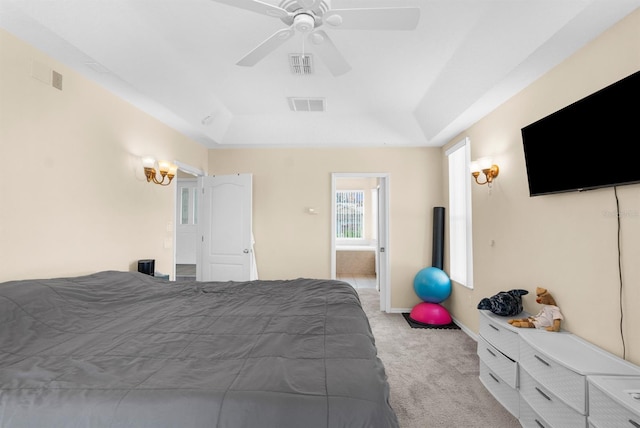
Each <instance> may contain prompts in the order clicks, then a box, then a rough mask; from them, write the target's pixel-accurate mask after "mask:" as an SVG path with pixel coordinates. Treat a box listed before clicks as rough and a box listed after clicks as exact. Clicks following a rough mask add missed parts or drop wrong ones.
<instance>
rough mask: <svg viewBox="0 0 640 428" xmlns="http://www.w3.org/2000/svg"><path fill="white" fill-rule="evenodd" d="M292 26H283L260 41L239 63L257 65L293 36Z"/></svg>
mask: <svg viewBox="0 0 640 428" xmlns="http://www.w3.org/2000/svg"><path fill="white" fill-rule="evenodd" d="M293 33H294V31H293V29H292V28H283V29H282V30H278V31H276V32H275V33H273V34H272V35H271V37H269V38H268V39H267V40H265V41H264V42H262V43H260V44H259V45H258V46H257V47H256V48H255V49H253V50H252V51H251V52H249V53H248V54H246V55H245V56H244V57H243V58H242V59H241V60H240V61H238V62H237V63H236V64H237V65H243V66H247V67H250V66H252V65H256V64H257V63H258V62H259V61H260V60H261V59H262V58H264V57H265V56H267V55H268V54H270V53H271V52H272V51H274V50H275V49H276V48H277V47H278V46H280V45H281V44H283V43H284V42H286V41H287V40H289V39H290V38H291V36H293Z"/></svg>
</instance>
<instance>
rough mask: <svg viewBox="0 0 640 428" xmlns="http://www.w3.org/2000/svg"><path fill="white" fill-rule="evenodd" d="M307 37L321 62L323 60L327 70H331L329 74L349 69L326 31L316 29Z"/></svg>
mask: <svg viewBox="0 0 640 428" xmlns="http://www.w3.org/2000/svg"><path fill="white" fill-rule="evenodd" d="M309 39H310V40H311V43H312V44H313V45H314V46H315V51H316V52H317V54H318V56H320V58H322V62H324V64H325V65H326V66H327V68H328V69H329V71H331V74H333V75H334V76H340V75H341V74H344V73H346V72H348V71H349V70H351V66H350V65H349V63H348V62H347V61H346V60H345V59H344V57H343V56H342V54H341V53H340V51H339V50H338V48H336V46H335V45H334V44H333V42H332V41H331V39H330V38H329V36H328V35H327V33H325V32H324V31H322V30H317V31H314V32H313V33H311V34H309Z"/></svg>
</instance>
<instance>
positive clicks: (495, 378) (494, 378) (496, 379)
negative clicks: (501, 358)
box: [489, 373, 500, 383]
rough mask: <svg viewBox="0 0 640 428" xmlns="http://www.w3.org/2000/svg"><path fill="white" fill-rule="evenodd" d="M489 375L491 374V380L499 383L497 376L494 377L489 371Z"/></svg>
mask: <svg viewBox="0 0 640 428" xmlns="http://www.w3.org/2000/svg"><path fill="white" fill-rule="evenodd" d="M489 376H491V378H492V379H493V380H495V381H496V382H498V383H500V381H499V380H498V378H497V377H495V376H494V375H492V374H491V373H489Z"/></svg>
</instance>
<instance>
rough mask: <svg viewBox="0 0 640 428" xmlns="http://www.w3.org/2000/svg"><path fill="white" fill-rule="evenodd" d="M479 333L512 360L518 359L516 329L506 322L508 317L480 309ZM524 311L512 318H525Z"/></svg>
mask: <svg viewBox="0 0 640 428" xmlns="http://www.w3.org/2000/svg"><path fill="white" fill-rule="evenodd" d="M478 312H479V313H480V328H479V333H480V336H482V337H483V338H484V339H485V340H486V341H487V342H489V343H490V344H492V345H493V346H494V347H495V348H497V349H499V350H500V351H501V352H502V353H503V354H504V355H506V356H507V357H509V358H511V359H512V360H514V361H517V360H518V346H519V342H518V330H520V329H517V328H516V327H511V325H510V324H508V323H507V320H508V319H509V318H507V317H501V316H499V315H496V314H494V313H492V312H491V311H486V310H480V311H478ZM526 316H528V314H526V313H522V314H519V315H517V316H515V317H513V318H525V317H526Z"/></svg>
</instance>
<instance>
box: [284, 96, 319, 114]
mask: <svg viewBox="0 0 640 428" xmlns="http://www.w3.org/2000/svg"><path fill="white" fill-rule="evenodd" d="M287 100H288V101H289V108H291V110H292V111H325V101H324V98H297V97H289V98H287Z"/></svg>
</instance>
